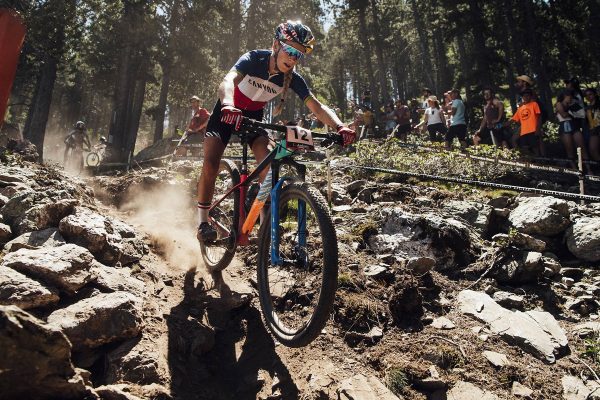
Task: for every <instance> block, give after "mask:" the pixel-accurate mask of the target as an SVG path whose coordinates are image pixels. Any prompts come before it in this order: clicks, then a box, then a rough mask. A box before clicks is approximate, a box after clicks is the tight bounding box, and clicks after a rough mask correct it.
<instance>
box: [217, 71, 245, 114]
mask: <svg viewBox="0 0 600 400" xmlns="http://www.w3.org/2000/svg"><path fill="white" fill-rule="evenodd" d="M242 79H244V75H243V74H242V73H240V72H239V71H236V70H233V69H232V70H231V71H229V72H228V73H227V75H225V78H223V81H222V82H221V84H220V85H219V99H221V104H222V105H231V106H232V105H233V93H234V90H235V87H236V86H237V85H238V84H239V83H240V82H241V81H242Z"/></svg>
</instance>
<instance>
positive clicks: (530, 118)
mask: <svg viewBox="0 0 600 400" xmlns="http://www.w3.org/2000/svg"><path fill="white" fill-rule="evenodd" d="M521 95H522V96H523V101H522V103H521V105H520V106H519V108H518V109H517V112H516V113H515V115H513V117H512V118H511V121H513V122H518V123H520V124H521V129H520V131H519V138H518V140H517V144H518V145H519V147H520V148H521V149H523V150H525V151H529V152H532V153H533V154H535V155H539V153H540V151H539V140H540V132H541V129H542V118H541V115H540V107H539V105H538V103H537V102H535V101H533V99H532V98H533V90H531V89H529V88H527V89H525V90H523V92H521Z"/></svg>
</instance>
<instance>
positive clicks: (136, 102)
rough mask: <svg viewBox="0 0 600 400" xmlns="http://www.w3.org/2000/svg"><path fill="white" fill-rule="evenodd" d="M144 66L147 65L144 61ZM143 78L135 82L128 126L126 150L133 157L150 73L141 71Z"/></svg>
mask: <svg viewBox="0 0 600 400" xmlns="http://www.w3.org/2000/svg"><path fill="white" fill-rule="evenodd" d="M141 65H142V68H144V67H143V66H145V65H147V64H146V63H142V64H141ZM139 75H141V76H142V79H138V80H137V81H136V82H135V86H134V89H133V94H132V96H131V112H130V113H129V120H128V124H127V125H128V127H127V144H126V151H127V156H128V157H131V158H133V152H134V150H135V143H136V141H137V134H138V130H139V127H140V117H141V115H142V108H143V105H144V96H145V94H146V82H147V77H148V75H147V74H146V73H145V71H141V74H139Z"/></svg>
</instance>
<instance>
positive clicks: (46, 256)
mask: <svg viewBox="0 0 600 400" xmlns="http://www.w3.org/2000/svg"><path fill="white" fill-rule="evenodd" d="M95 265H98V263H97V261H95V260H94V257H93V256H92V254H91V253H90V252H89V251H87V249H84V248H83V247H79V246H77V245H74V244H65V245H63V246H60V247H52V248H49V249H46V248H39V249H33V250H29V249H20V250H17V251H15V252H13V253H8V254H7V255H6V256H5V257H4V260H3V261H2V264H1V265H0V268H1V267H9V268H12V269H15V270H17V271H19V272H22V273H24V274H27V275H30V276H32V277H34V278H36V279H38V280H40V281H42V282H44V283H47V284H49V285H52V286H55V287H56V288H58V289H60V290H63V291H65V292H67V293H70V294H72V293H74V292H76V291H77V290H79V289H80V288H82V287H83V286H84V285H86V284H87V283H88V282H91V281H92V280H94V279H95V278H96V277H95V276H94V275H93V274H92V273H91V272H90V269H91V267H93V266H95Z"/></svg>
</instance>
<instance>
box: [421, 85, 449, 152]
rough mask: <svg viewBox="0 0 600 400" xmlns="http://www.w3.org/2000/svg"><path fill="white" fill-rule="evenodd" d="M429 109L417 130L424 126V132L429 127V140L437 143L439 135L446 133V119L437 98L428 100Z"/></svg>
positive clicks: (431, 97)
mask: <svg viewBox="0 0 600 400" xmlns="http://www.w3.org/2000/svg"><path fill="white" fill-rule="evenodd" d="M427 105H428V107H427V108H426V109H425V118H424V119H423V121H422V122H420V123H419V124H417V126H415V128H419V127H420V126H423V130H425V127H427V131H428V132H429V140H431V141H432V142H437V141H439V140H438V134H440V135H442V134H444V133H446V118H445V117H444V113H443V112H442V110H441V108H440V103H439V101H438V99H437V97H436V96H429V98H428V99H427Z"/></svg>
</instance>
